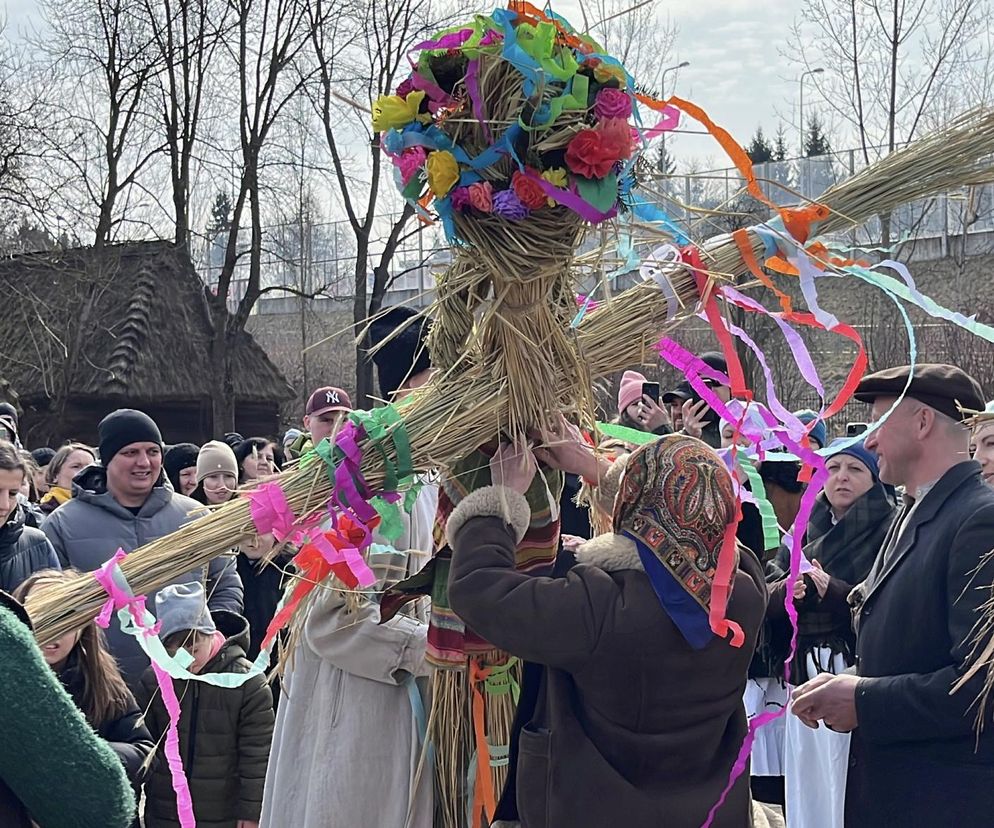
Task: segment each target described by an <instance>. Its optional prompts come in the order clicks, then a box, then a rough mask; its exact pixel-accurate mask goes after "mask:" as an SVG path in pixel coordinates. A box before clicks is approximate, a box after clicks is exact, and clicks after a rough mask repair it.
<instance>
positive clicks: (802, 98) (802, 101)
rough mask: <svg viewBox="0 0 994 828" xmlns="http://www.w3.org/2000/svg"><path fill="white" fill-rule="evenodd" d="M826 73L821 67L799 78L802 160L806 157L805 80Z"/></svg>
mask: <svg viewBox="0 0 994 828" xmlns="http://www.w3.org/2000/svg"><path fill="white" fill-rule="evenodd" d="M824 71H825V70H824V69H822V68H821V67H820V66H819V67H818V68H817V69H809V70H808V71H807V72H802V73H801V77H800V78H798V83H799V84H800V87H801V105H800V107H799V112H798V120H799V121H800V125H799V126H798V129H799V130H800V133H801V147H800V150H801V151H800V157H801V158H803V157H804V79H805V78H806V77H807V76H808V75H820V74H821V73H822V72H824Z"/></svg>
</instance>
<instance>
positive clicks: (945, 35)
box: [787, 0, 990, 244]
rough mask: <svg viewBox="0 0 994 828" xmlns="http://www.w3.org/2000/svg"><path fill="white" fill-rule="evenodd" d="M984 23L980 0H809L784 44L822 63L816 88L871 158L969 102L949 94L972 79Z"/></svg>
mask: <svg viewBox="0 0 994 828" xmlns="http://www.w3.org/2000/svg"><path fill="white" fill-rule="evenodd" d="M988 23H989V18H988V16H987V10H986V4H985V3H984V0H859V2H857V0H805V2H804V4H803V6H802V10H801V13H800V15H799V17H798V21H797V22H796V23H795V25H794V27H793V31H792V36H791V38H790V39H789V41H788V45H787V49H788V51H789V54H790V55H791V58H792V59H796V58H797V57H798V56H801V57H802V60H803V61H804V64H803V65H804V68H805V69H809V68H811V65H812V64H813V63H817V64H818V65H819V66H821V67H824V68H825V69H826V70H827V71H826V72H824V73H823V74H820V75H815V76H814V79H815V82H816V87H817V91H818V93H819V95H820V97H821V99H822V100H823V103H824V106H825V107H826V108H827V109H828V110H829V111H831V112H832V113H834V115H835V116H836V117H837V118H838V119H839V120H840V121H841V122H842V123H844V124H847V125H848V126H849V127H850V128H851V129H852V131H853V132H854V133H855V135H856V138H857V141H858V145H859V148H860V152H861V153H862V155H863V160H864V161H865V162H866V163H870V161H871V160H874V159H875V158H878V157H880V156H881V155H887V154H889V153H891V152H893V151H894V150H895V149H897V148H898V147H900V146H902V145H904V144H905V143H907V142H909V141H911V140H913V139H914V138H916V137H917V136H918V135H919V133H920V132H921V131H922V130H923V129H924V128H927V127H933V126H935V125H936V124H937V123H940V122H941V121H942V120H943V119H944V118H946V117H948V116H949V115H950V114H951V113H953V112H959V111H962V110H963V109H965V108H967V107H968V106H973V105H974V104H975V99H974V100H966V99H964V98H963V97H961V96H958V95H955V94H952V93H954V90H957V89H964V90H965V88H966V87H965V86H964V81H965V79H966V78H967V77H973V78H974V79H976V77H977V73H976V66H977V64H978V62H981V61H982V60H983V58H984V52H985V37H984V35H985V32H986V28H987V26H988ZM987 36H988V37H989V35H987ZM987 59H988V60H989V55H988V56H987ZM989 82H990V81H989V76H988V77H987V79H986V85H987V88H988V89H989ZM881 236H882V238H883V242H884V243H885V244H888V243H889V242H890V220H889V216H884V217H882V219H881Z"/></svg>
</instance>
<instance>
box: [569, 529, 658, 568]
mask: <svg viewBox="0 0 994 828" xmlns="http://www.w3.org/2000/svg"><path fill="white" fill-rule="evenodd" d="M576 562H577V563H581V564H588V565H589V566H596V567H597V568H598V569H603V570H604V571H605V572H621V571H623V570H625V569H635V570H637V571H639V572H645V569H644V568H643V567H642V560H641V559H640V558H639V552H638V549H637V548H636V547H635V541H633V540H632V539H631V538H627V537H625V536H624V535H615V534H612V533H608V534H606V535H598V536H597V537H596V538H594V539H593V540H588V541H587V542H586V543H583V544H581V545H580V546H579V547H578V548H577V550H576Z"/></svg>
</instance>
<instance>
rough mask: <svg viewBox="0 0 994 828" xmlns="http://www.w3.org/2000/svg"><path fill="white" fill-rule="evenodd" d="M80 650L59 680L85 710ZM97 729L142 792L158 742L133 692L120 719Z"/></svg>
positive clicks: (133, 783)
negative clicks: (146, 767)
mask: <svg viewBox="0 0 994 828" xmlns="http://www.w3.org/2000/svg"><path fill="white" fill-rule="evenodd" d="M78 649H79V648H78V647H77V648H76V649H75V650H73V651H72V652H71V653H70V654H69V658H68V659H66V664H65V666H64V667H63V668H62V671H61V672H60V673H59V681H61V682H62V686H63V687H65V688H66V690H67V691H68V693H69V695H70V696H72V700H73V701H74V702H76V707H78V708H79V709H80V710H82V709H83V689H84V688H83V673H82V672H81V670H80V667H79V659H78V656H77V652H78ZM90 724H91V725H92V724H93V723H92V722H90ZM94 729H95V730H96V731H97V735H98V736H99V737H100V738H101V739H103V740H104V741H105V742H107V744H109V745H110V746H111V747H112V748H113V749H114V752H115V753H116V754H117V756H118V758H119V759H120V760H121V764H122V765H124V770H125V772H126V773H127V774H128V779H129V780H130V781H131V785H132V787H134V788H135V790H138V789H139V787H140V786H141V782H142V779H143V778H144V774H143V765H144V764H145V760H146V759H147V758H148V757H149V754H151V753H152V751H153V750H155V742H154V741H153V740H152V734H151V733H149V732H148V728H147V727H146V726H145V722H143V721H142V712H141V710H139V709H138V702H136V701H135V698H134V696H132V695H131V692H130V691H128V706H127V708H126V709H125V711H124V712H123V713H122V714H121V715H120V716H118V717H117V718H116V719H110V720H108V721H106V722H104V723H103V724H101V725H100V727H96V728H94Z"/></svg>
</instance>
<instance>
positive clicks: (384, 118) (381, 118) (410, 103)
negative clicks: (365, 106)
mask: <svg viewBox="0 0 994 828" xmlns="http://www.w3.org/2000/svg"><path fill="white" fill-rule="evenodd" d="M424 97H425V93H424V92H422V91H420V90H418V91H416V92H409V93H408V94H407V95H406V96H405V97H403V98H402V97H400V95H380V97H379V98H377V99H376V103H374V104H373V129H375V130H376V131H377V132H386V131H387V130H388V129H401V128H403V127H405V126H407V125H408V124H409V123H411V121H414V120H420V118H419V116H418V110H419V109H420V108H421V102H422V101H423V100H424ZM427 117H429V118H430V117H431V116H427Z"/></svg>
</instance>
